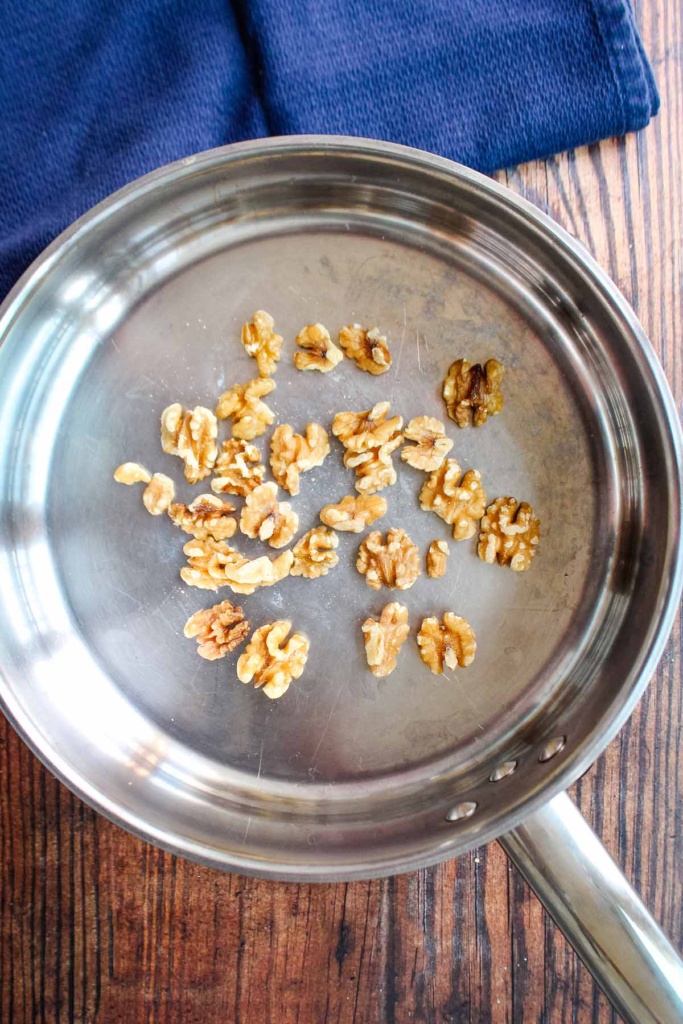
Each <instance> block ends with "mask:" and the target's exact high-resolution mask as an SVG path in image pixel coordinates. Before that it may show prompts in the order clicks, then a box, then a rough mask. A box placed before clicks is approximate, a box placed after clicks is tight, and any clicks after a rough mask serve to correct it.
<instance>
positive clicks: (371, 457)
mask: <svg viewBox="0 0 683 1024" xmlns="http://www.w3.org/2000/svg"><path fill="white" fill-rule="evenodd" d="M401 441H402V437H401V435H400V434H399V435H398V436H397V437H395V438H394V439H393V440H392V441H387V442H386V444H380V445H378V447H377V448H369V449H368V450H367V451H365V452H344V465H345V466H348V467H349V468H350V469H355V471H356V490H357V491H360V493H361V494H376V493H377V491H383V490H384V488H385V487H391V485H392V484H395V483H396V470H395V469H394V463H393V459H392V455H393V453H394V451H395V450H396V448H398V446H399V445H400V443H401Z"/></svg>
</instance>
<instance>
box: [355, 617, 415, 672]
mask: <svg viewBox="0 0 683 1024" xmlns="http://www.w3.org/2000/svg"><path fill="white" fill-rule="evenodd" d="M409 632H410V626H409V625H408V609H407V608H406V607H405V606H404V605H402V604H398V603H397V602H395V601H394V602H393V603H392V604H387V605H385V606H384V608H383V609H382V614H381V615H380V617H379V619H373V618H372V617H371V618H369V619H366V620H365V622H364V623H363V633H364V634H365V657H366V658H367V661H368V665H369V666H370V671H371V672H372V674H373V676H377V677H378V678H379V679H383V678H384V677H385V676H388V675H390V674H391V673H392V672H393V671H394V669H395V668H396V659H397V658H398V655H399V652H400V650H401V647H402V646H403V644H404V643H405V640H406V637H407V636H408V633H409Z"/></svg>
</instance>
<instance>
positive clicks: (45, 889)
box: [0, 0, 683, 1024]
mask: <svg viewBox="0 0 683 1024" xmlns="http://www.w3.org/2000/svg"><path fill="white" fill-rule="evenodd" d="M640 18H641V23H642V30H643V35H644V37H645V42H646V46H647V48H648V51H649V53H650V54H651V55H652V58H653V61H654V65H655V70H656V73H657V76H658V80H659V85H660V89H661V93H662V101H663V107H662V113H661V114H660V116H659V117H658V118H657V119H656V121H655V122H654V123H653V125H652V126H651V127H650V128H648V129H647V131H645V132H643V133H642V134H641V135H640V136H638V137H637V138H636V137H631V138H629V139H627V140H625V141H620V142H607V143H603V144H601V145H599V146H594V147H591V148H589V149H587V150H583V151H580V152H577V153H575V154H569V155H563V156H559V157H556V158H554V159H552V160H549V161H547V162H544V163H536V164H531V165H528V166H525V167H522V168H519V169H517V170H515V171H512V172H509V173H508V174H504V175H501V176H500V177H501V179H502V180H504V181H507V183H508V184H509V185H510V186H511V187H512V188H514V189H515V190H517V191H518V192H520V193H522V194H523V195H525V196H527V197H528V198H529V199H531V200H532V202H534V203H536V204H537V205H538V206H540V207H541V208H542V209H544V210H547V211H548V212H549V213H550V214H551V215H552V216H553V217H555V218H556V219H557V220H558V221H559V222H560V223H561V224H563V225H564V226H565V227H567V228H568V229H569V230H570V231H572V232H573V233H574V234H576V235H577V236H578V237H579V238H581V239H582V241H583V242H584V243H585V244H586V245H587V246H588V248H589V249H590V250H591V251H592V252H593V253H594V254H595V256H596V257H597V259H598V260H599V261H600V263H601V264H602V265H603V266H604V267H605V268H606V269H607V270H608V271H609V273H610V274H611V275H612V276H613V277H614V278H615V280H616V281H617V283H618V284H619V286H620V287H621V288H622V290H623V291H624V293H625V294H626V295H627V296H628V297H629V298H630V299H631V301H632V303H633V305H634V306H635V308H636V311H637V312H638V314H639V316H640V319H641V320H642V322H643V324H644V326H645V328H646V330H647V332H648V333H649V335H650V337H651V338H652V341H653V343H654V345H655V347H656V349H657V351H658V353H659V355H660V357H661V359H662V361H663V363H664V367H665V369H666V372H667V375H668V377H669V380H670V381H671V383H672V386H673V388H674V392H675V395H676V398H677V401H678V402H679V404H680V400H681V398H682V397H683V373H682V348H681V342H682V338H681V324H682V323H683V308H682V307H683V300H682V295H683V244H682V243H683V186H682V183H681V170H680V169H681V166H683V83H682V82H681V78H682V76H683V61H682V60H681V57H680V54H681V49H682V45H683V27H682V24H681V9H680V5H679V4H678V3H676V2H675V0H666V2H663V3H659V4H651V5H647V6H643V5H641V10H640ZM624 237H627V238H629V239H630V244H629V245H624V244H623V243H621V242H620V241H619V239H623V238H624ZM682 733H683V708H682V706H681V627H680V621H679V622H678V623H677V625H676V629H675V631H674V635H673V638H672V641H671V643H670V645H669V648H668V651H667V654H666V656H665V658H664V659H663V661H662V663H661V665H660V667H659V669H658V671H657V674H656V677H655V679H654V681H653V684H652V686H651V687H650V689H649V691H648V693H647V695H646V696H645V698H644V699H643V701H642V702H641V704H640V706H639V707H638V709H637V710H636V712H635V714H634V716H633V718H632V720H631V722H630V723H629V724H628V725H627V726H626V728H625V729H624V730H623V731H622V733H621V735H620V736H619V737H618V739H617V740H615V742H614V743H613V744H612V745H611V746H610V748H609V749H608V751H607V752H606V754H605V755H604V756H603V757H602V758H601V759H600V760H599V762H598V763H597V765H596V766H595V767H594V768H593V770H592V771H591V772H589V774H588V775H586V776H585V777H584V779H583V780H582V781H581V782H580V783H579V784H578V786H577V787H576V788H575V795H576V798H577V799H578V801H579V804H580V805H581V808H582V810H583V811H584V813H585V814H586V815H587V817H588V818H589V819H590V820H591V821H592V822H593V824H594V826H595V827H596V828H597V830H598V832H599V833H600V835H601V836H602V838H603V839H604V841H605V843H606V844H607V846H608V847H609V849H610V850H611V851H612V853H613V854H614V855H615V856H616V858H617V859H618V860H619V861H620V863H622V864H623V865H624V867H625V870H626V873H627V874H628V876H629V878H630V879H631V880H632V881H633V883H634V884H635V885H636V887H637V888H638V889H639V890H640V891H641V893H642V894H643V897H644V898H645V900H646V901H647V903H648V904H649V905H650V906H651V907H652V908H653V910H654V911H655V913H656V915H657V917H658V918H659V920H660V921H661V922H662V924H663V925H664V927H665V928H666V929H667V931H668V932H669V933H670V934H671V936H672V937H673V939H674V941H675V942H676V943H677V944H678V946H679V948H683V891H682V887H683V863H682V859H683V835H682V832H681V829H682V824H681V823H682V819H683V801H682V794H683V785H682V783H683V761H682V755H681V735H682ZM0 855H1V857H2V881H1V883H0V1020H1V1021H3V1022H4V1021H7V1022H11V1024H29V1022H31V1024H33V1022H41V1024H67V1022H68V1024H70V1022H88V1024H91V1022H98V1024H143V1022H144V1024H181V1022H182V1024H195V1022H197V1024H200V1022H201V1024H212V1022H216V1024H218V1022H221V1024H222V1022H227V1021H230V1022H231V1021H235V1022H236V1024H253V1022H254V1021H265V1022H270V1021H277V1022H278V1024H295V1022H298V1024H323V1022H328V1021H329V1022H340V1024H354V1022H355V1024H404V1022H408V1021H423V1022H429V1024H431V1022H434V1024H437V1022H438V1024H444V1022H458V1024H460V1022H472V1024H474V1022H476V1024H483V1022H486V1024H489V1022H490V1024H499V1022H500V1024H508V1022H512V1024H522V1022H524V1024H527V1022H531V1021H534V1022H543V1024H570V1022H571V1024H606V1022H609V1021H611V1020H613V1019H614V1015H613V1013H612V1011H611V1009H610V1008H609V1006H608V1004H607V1001H606V1000H605V999H604V997H603V996H602V995H600V994H599V993H598V991H597V990H596V987H595V986H594V984H593V982H592V980H591V978H590V976H589V975H588V973H587V971H586V970H585V969H584V968H583V967H582V965H581V964H580V963H579V962H578V961H577V958H576V957H575V956H574V954H573V953H572V951H571V950H570V949H569V948H568V946H567V943H566V942H565V941H564V939H563V938H562V937H561V936H560V935H558V933H557V931H556V930H555V928H554V927H553V926H552V924H551V923H550V922H549V921H548V920H547V919H546V918H545V916H544V914H543V911H542V909H541V908H540V906H539V904H538V902H537V901H536V899H535V897H533V895H531V894H530V893H529V891H528V889H527V888H526V886H525V884H524V883H523V882H522V881H521V879H520V877H519V876H518V875H517V874H516V872H515V871H514V870H513V869H512V868H510V867H509V865H508V864H507V861H506V859H505V857H504V856H503V854H502V852H501V851H500V849H499V848H498V847H497V846H491V847H489V848H487V849H482V850H479V851H475V852H473V853H472V854H470V855H468V856H466V857H463V858H461V859H460V860H459V861H457V862H452V863H449V864H445V865H442V866H440V867H438V868H435V869H433V870H430V871H422V872H418V873H415V874H412V875H406V876H403V877H400V878H395V879H390V880H386V881H381V882H369V883H355V884H353V885H336V886H320V887H316V886H307V885H271V884H265V883H262V882H258V881H253V880H250V879H242V878H238V877H235V876H224V875H220V874H218V873H216V872H213V871H210V870H207V869H205V868H202V867H199V866H197V865H194V864H190V863H187V862H185V861H182V860H179V859H176V858H174V857H172V856H170V855H168V854H165V853H162V852H161V851H158V850H156V849H153V848H152V847H149V846H146V845H145V844H144V843H142V842H140V841H138V840H137V839H134V838H133V837H132V836H129V835H127V834H126V833H124V832H122V831H121V830H120V829H118V828H116V827H115V826H113V825H111V824H109V823H108V822H107V821H105V820H103V819H102V818H100V817H98V816H97V815H96V814H94V813H93V812H92V811H91V810H90V809H89V808H87V807H85V806H84V805H83V804H81V803H80V801H78V800H77V799H76V798H75V797H73V796H72V795H71V794H70V793H69V792H68V791H67V790H66V789H64V787H62V786H61V785H60V784H59V783H57V782H56V781H55V780H54V779H53V778H52V777H51V776H50V775H49V773H47V772H46V771H45V770H44V769H43V768H42V767H41V766H40V765H39V763H38V762H37V761H36V760H35V758H34V757H33V756H32V755H31V754H30V753H29V751H28V750H27V749H26V748H25V747H24V745H23V744H22V743H21V741H20V740H19V739H18V737H17V736H16V735H15V734H14V732H13V731H12V730H11V729H10V728H9V726H8V725H7V724H6V723H5V722H4V721H2V722H1V723H0Z"/></svg>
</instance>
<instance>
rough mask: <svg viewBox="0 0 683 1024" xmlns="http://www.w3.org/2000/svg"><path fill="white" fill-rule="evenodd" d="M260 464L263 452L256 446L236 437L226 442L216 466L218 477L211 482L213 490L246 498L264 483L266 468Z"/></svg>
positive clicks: (215, 470) (217, 492) (215, 471)
mask: <svg viewBox="0 0 683 1024" xmlns="http://www.w3.org/2000/svg"><path fill="white" fill-rule="evenodd" d="M260 463H261V452H260V451H259V450H258V448H257V447H256V446H255V445H253V444H249V442H248V441H243V440H241V439H239V438H236V437H233V438H231V439H230V440H229V441H224V442H223V446H222V448H221V453H220V455H219V456H218V458H217V459H216V465H215V466H214V473H215V474H216V476H215V478H214V479H213V480H212V481H211V490H212V491H215V492H216V494H237V495H239V497H240V498H246V496H247V494H250V493H251V492H252V491H253V490H254V489H255V488H256V487H258V486H259V484H262V483H263V474H264V473H265V471H266V468H265V466H262V465H261V464H260Z"/></svg>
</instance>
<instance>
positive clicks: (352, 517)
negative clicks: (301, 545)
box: [320, 494, 387, 533]
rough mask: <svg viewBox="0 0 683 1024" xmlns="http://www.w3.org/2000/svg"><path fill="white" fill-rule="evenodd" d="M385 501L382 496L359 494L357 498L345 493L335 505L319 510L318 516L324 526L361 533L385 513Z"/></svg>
mask: <svg viewBox="0 0 683 1024" xmlns="http://www.w3.org/2000/svg"><path fill="white" fill-rule="evenodd" d="M386 511H387V503H386V500H385V499H384V498H378V497H375V496H374V495H373V496H370V495H369V494H359V496H358V497H357V498H354V497H353V495H351V494H347V495H346V497H345V498H342V500H341V501H340V502H339V503H338V504H337V505H325V508H323V509H321V511H320V518H321V520H322V521H323V523H324V524H325V526H331V527H332V529H333V530H339V531H341V532H343V533H362V532H363V530H364V529H365V528H366V526H372V524H373V523H374V522H375V520H377V519H381V518H382V516H383V515H385V514H386Z"/></svg>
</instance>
